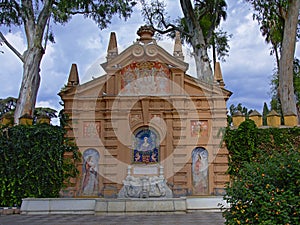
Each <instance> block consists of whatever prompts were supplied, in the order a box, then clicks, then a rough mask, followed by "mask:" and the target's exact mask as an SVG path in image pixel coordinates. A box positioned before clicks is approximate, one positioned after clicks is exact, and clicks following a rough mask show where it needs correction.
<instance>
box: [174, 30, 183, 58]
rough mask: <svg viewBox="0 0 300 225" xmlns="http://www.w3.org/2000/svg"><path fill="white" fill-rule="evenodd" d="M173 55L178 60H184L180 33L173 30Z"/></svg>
mask: <svg viewBox="0 0 300 225" xmlns="http://www.w3.org/2000/svg"><path fill="white" fill-rule="evenodd" d="M173 56H175V57H176V58H178V59H180V60H182V61H183V60H184V56H183V53H182V43H181V39H180V33H179V32H178V31H176V32H175V43H174V51H173Z"/></svg>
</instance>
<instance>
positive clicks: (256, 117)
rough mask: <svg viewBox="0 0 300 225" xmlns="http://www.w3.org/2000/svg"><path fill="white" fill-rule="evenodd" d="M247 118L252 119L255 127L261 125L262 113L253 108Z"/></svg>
mask: <svg viewBox="0 0 300 225" xmlns="http://www.w3.org/2000/svg"><path fill="white" fill-rule="evenodd" d="M249 119H250V120H253V121H254V123H255V124H256V126H257V127H261V126H262V115H261V114H260V113H259V112H257V111H256V110H253V111H252V112H251V113H250V115H249Z"/></svg>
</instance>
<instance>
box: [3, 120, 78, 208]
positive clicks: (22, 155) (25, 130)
mask: <svg viewBox="0 0 300 225" xmlns="http://www.w3.org/2000/svg"><path fill="white" fill-rule="evenodd" d="M65 152H73V159H72V160H70V159H65V158H64V153H65ZM78 159H79V153H78V151H77V147H76V146H75V145H74V144H72V143H71V142H70V141H69V140H68V139H67V138H65V130H64V129H63V128H61V127H58V126H51V125H47V124H37V125H33V126H24V125H18V126H13V127H6V128H4V127H2V128H0V206H20V205H21V203H22V198H26V197H35V198H39V197H58V196H59V192H60V190H61V189H62V188H63V187H64V183H65V182H67V181H68V179H69V178H71V177H76V176H77V174H78V171H77V169H76V166H75V162H76V160H78Z"/></svg>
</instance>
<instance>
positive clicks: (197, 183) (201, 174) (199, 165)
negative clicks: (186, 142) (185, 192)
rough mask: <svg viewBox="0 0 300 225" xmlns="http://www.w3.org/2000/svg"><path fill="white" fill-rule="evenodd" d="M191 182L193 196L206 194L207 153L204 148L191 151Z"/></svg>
mask: <svg viewBox="0 0 300 225" xmlns="http://www.w3.org/2000/svg"><path fill="white" fill-rule="evenodd" d="M192 181H193V182H192V183H193V194H194V195H207V194H208V151H207V150H206V149H205V148H204V147H196V148H194V150H193V151H192Z"/></svg>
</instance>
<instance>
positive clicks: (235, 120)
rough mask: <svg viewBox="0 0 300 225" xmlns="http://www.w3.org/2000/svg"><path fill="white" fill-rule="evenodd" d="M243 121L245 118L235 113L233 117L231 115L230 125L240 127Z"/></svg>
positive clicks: (239, 113)
mask: <svg viewBox="0 0 300 225" xmlns="http://www.w3.org/2000/svg"><path fill="white" fill-rule="evenodd" d="M244 121H245V116H244V115H243V114H242V113H241V112H240V111H237V112H236V113H235V114H234V115H232V125H233V126H234V127H238V126H240V124H241V123H242V122H244Z"/></svg>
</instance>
